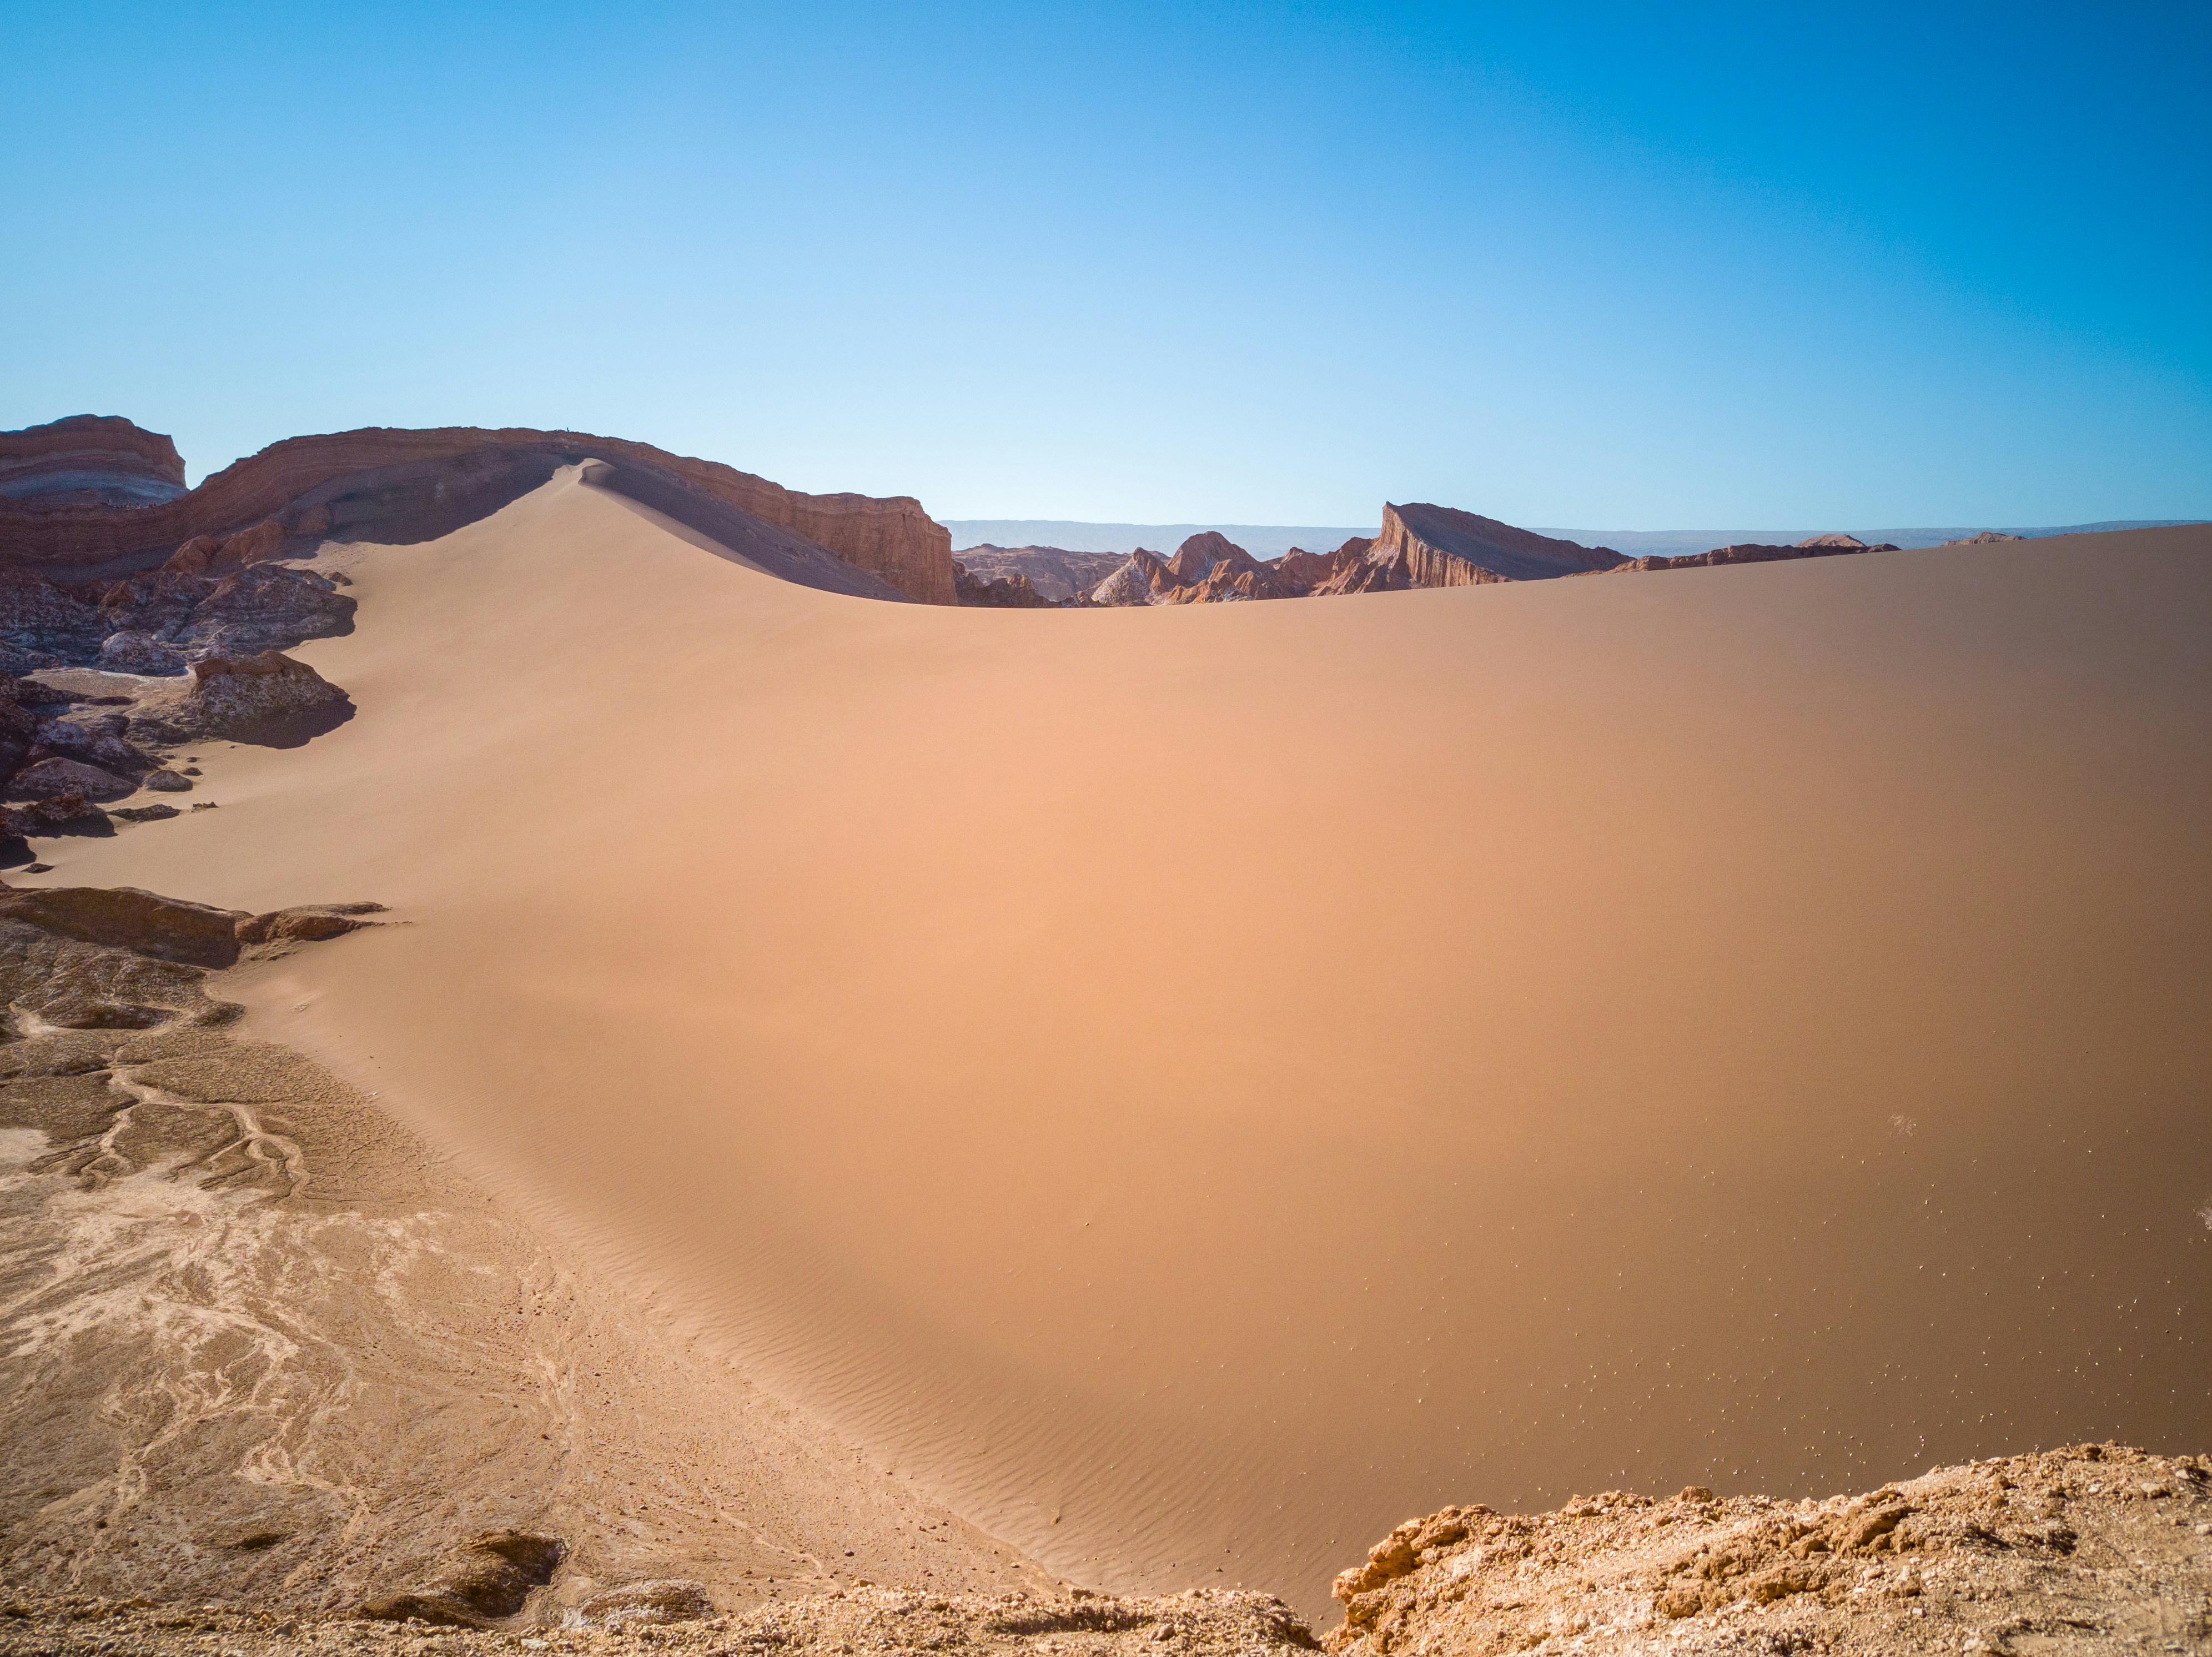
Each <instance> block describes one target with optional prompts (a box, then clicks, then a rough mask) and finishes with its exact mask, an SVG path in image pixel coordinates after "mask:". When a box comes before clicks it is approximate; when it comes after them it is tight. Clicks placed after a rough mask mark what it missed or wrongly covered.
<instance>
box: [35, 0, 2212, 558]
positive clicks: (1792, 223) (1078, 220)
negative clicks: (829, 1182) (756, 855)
mask: <svg viewBox="0 0 2212 1657" xmlns="http://www.w3.org/2000/svg"><path fill="white" fill-rule="evenodd" d="M2208 88H2212V6H2208V5H2206V4H2205V3H2203V0H2191V3H2185V4H2174V5H2130V4H2126V3H2103V4H2097V5H2081V6H2075V7H2051V6H2038V5H2034V4H2033V3H2027V4H2009V5H1987V6H1975V7H1960V6H1946V5H1942V4H1930V3H1911V4H1900V5H1885V4H1881V3H1853V4H1850V5H1848V6H1845V5H1834V6H1818V5H1808V6H1777V5H1773V4H1771V3H1762V4H1758V5H1742V6H1723V5H1711V6H1704V7H1678V6H1659V5H1653V6H1650V7H1644V8H1612V7H1606V6H1583V7H1576V6H1571V5H1562V4H1553V5H1538V4H1528V5H1522V6H1515V7H1510V8H1506V7H1498V8H1485V7H1420V6H1348V5H1346V6H1334V5H1283V6H1249V7H1236V6H1217V5H1206V4H1193V3H1176V4H1173V5H1167V6H1161V7H1158V8H1148V7H1139V6H1116V7H1095V8H1084V7H1078V6H1071V5H1056V4H1040V3H1029V4H1023V5H1014V6H1005V7H999V6H994V5H990V4H981V3H977V4H966V5H962V6H958V7H947V8H943V9H933V8H930V7H926V6H921V5H913V4H892V5H881V6H877V5H838V4H834V3H825V4H815V5H798V4H793V5H787V6H776V7H768V6H747V5H731V4H718V5H697V6H675V5H653V4H647V3H626V4H623V5H606V4H594V5H592V6H589V7H572V6H568V5H563V4H559V3H547V4H538V5H532V6H527V7H526V6H520V5H515V6H507V7H494V6H485V5H471V4H469V3H465V0H441V3H436V4H427V5H419V6H417V5H410V4H404V3H390V0H380V3H379V4H376V5H374V6H354V7H337V6H296V5H288V6H282V7H279V6H264V7H256V6H231V7H226V6H222V5H217V4H194V5H189V6H176V5H161V6H147V7H143V8H132V7H124V6H109V5H100V4H96V3H87V4H82V5H79V4H70V5H58V4H54V3H52V0H0V178H4V180H5V182H6V189H5V208H4V225H5V228H4V229H0V248H4V256H0V317H4V319H5V321H4V334H0V426H18V425H24V424H28V423H33V422H38V421H42V420H47V419H52V418H54V417H58V416H60V415H64V414H71V413H79V412H94V413H103V414H125V415H128V416H130V417H132V418H134V419H137V421H139V422H140V423H143V424H146V425H149V426H152V427H154V428H155V429H161V430H165V431H168V432H171V433H173V434H174V435H175V436H176V438H177V440H178V442H179V446H180V447H181V448H183V449H184V451H185V456H186V459H187V461H188V463H189V464H190V466H191V472H192V476H193V477H194V478H197V477H199V476H200V475H202V474H203V473H204V472H208V471H210V470H213V469H214V468H216V467H217V466H222V465H223V464H226V463H227V462H228V461H229V460H232V459H233V458H234V457H235V456H237V455H239V454H243V453H246V452H250V451H251V450H252V449H254V448H258V447H260V446H261V445H262V444H264V443H267V442H273V441H275V440H276V439H277V438H279V437H283V436H290V435H292V434H295V433H297V432H303V431H323V430H331V429H340V428H343V427H348V426H356V425H365V424H392V425H437V424H463V423H467V424H483V425H500V424H516V425H541V426H568V427H574V428H578V429H585V430H591V431H602V432H607V433H611V434H615V435H617V436H628V437H635V438H639V439H641V440H644V441H646V442H654V443H659V444H661V445H663V446H665V447H666V448H672V449H678V450H681V451H683V452H685V453H688V454H702V455H706V456H709V457H712V458H714V459H718V460H728V461H731V462H732V463H733V464H735V465H738V466H744V467H745V468H748V469H750V470H752V471H756V472H763V473H765V474H767V475H768V476H769V477H772V478H777V479H779V480H781V481H782V482H785V483H788V484H793V485H795V486H798V487H800V488H805V489H815V490H822V489H857V490H866V491H869V492H872V493H894V492H896V493H911V494H915V495H919V496H921V498H922V500H923V501H924V503H926V504H927V506H928V507H929V508H930V509H932V510H933V511H934V512H935V513H937V514H938V515H939V516H941V517H981V516H1002V517H1014V516H1033V517H1047V516H1049V517H1072V518H1094V519H1117V520H1136V521H1243V522H1304V523H1347V524H1358V523H1367V522H1371V521H1373V520H1374V519H1375V517H1376V514H1377V511H1378V509H1379V506H1380V503H1381V502H1382V501H1383V500H1384V499H1385V498H1389V499H1395V500H1433V501H1439V502H1443V503H1449V504H1453V505H1457V506H1462V507H1466V508H1469V509H1474V510H1477V511H1480V512H1485V513H1488V514H1491V515H1495V516H1498V517H1502V518H1506V519H1509V520H1512V521H1519V522H1522V523H1539V524H1570V525H1583V526H1598V527H1624V528H1661V527H1670V526H1684V527H1687V526H1705V525H1714V526H1728V525H1739V524H1827V523H1851V524H1862V525H1884V524H1908V523H1941V524H1960V525H1964V524H1975V523H1984V522H1987V523H2015V524H2018V523H2060V522H2075V521H2090V520H2095V519H2103V518H2148V517H2185V516H2212V103H2208V96H2209V95H2212V94H2208Z"/></svg>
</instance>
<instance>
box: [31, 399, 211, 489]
mask: <svg viewBox="0 0 2212 1657" xmlns="http://www.w3.org/2000/svg"><path fill="white" fill-rule="evenodd" d="M184 492H185V462H184V460H183V457H182V456H180V455H179V454H178V453H177V446H176V444H175V443H173V442H171V441H170V440H169V439H168V438H167V437H164V436H161V434H160V433H158V432H151V431H144V430H141V429H139V428H138V427H137V426H135V425H133V424H131V422H130V421H128V420H124V419H118V418H117V417H114V416H112V415H99V414H73V415H71V416H70V417H69V418H68V419H66V420H56V421H52V422H51V423H48V424H46V425H43V426H32V427H29V428H27V429H25V430H22V431H0V501H8V502H22V503H27V504H30V505H33V506H36V507H39V508H42V509H52V508H54V507H61V506H81V507H94V508H101V507H106V508H113V507H126V508H127V507H142V506H154V505H159V504H160V503H162V502H164V501H173V500H174V499H176V498H177V496H179V495H182V494H183V493H184Z"/></svg>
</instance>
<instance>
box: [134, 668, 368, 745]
mask: <svg viewBox="0 0 2212 1657" xmlns="http://www.w3.org/2000/svg"><path fill="white" fill-rule="evenodd" d="M141 706H142V712H141V713H140V715H139V716H137V717H134V718H133V719H132V721H131V730H132V731H133V732H134V733H136V732H138V731H140V730H141V729H143V730H144V731H145V732H146V733H147V734H148V735H149V737H166V739H167V740H175V739H174V736H173V735H172V734H171V733H174V732H182V733H184V734H186V735H189V736H196V737H207V736H215V737H230V738H234V739H235V740H240V741H248V742H256V741H280V742H281V741H284V740H289V739H290V738H291V736H292V735H293V734H295V733H301V732H305V733H307V734H312V733H313V732H314V731H316V730H319V729H327V728H329V727H330V726H331V725H333V724H336V723H337V722H338V721H339V720H340V719H342V718H343V717H344V716H346V715H347V714H348V713H349V712H350V711H351V710H352V706H353V704H352V703H351V702H349V700H348V699H347V698H346V693H345V692H344V691H342V690H340V689H339V688H338V687H337V685H333V684H331V682H330V681H329V680H328V679H325V678H324V677H323V676H322V675H321V674H320V673H317V672H316V671H315V670H314V669H313V668H312V667H308V666H307V663H306V662H304V661H294V660H293V659H292V658H291V657H289V656H288V655H283V654H282V653H281V652H278V651H276V650H264V651H263V652H262V653H261V654H260V655H252V656H237V657H233V656H210V657H209V658H208V659H207V660H206V661H196V662H194V663H193V664H192V669H191V674H190V676H189V678H188V679H187V681H186V683H185V685H184V686H183V687H182V688H181V689H180V690H179V691H175V692H172V693H168V694H166V695H164V696H163V697H161V698H158V699H157V698H151V697H149V698H147V700H146V701H145V702H144V703H143V704H141Z"/></svg>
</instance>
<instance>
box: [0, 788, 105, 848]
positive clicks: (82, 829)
mask: <svg viewBox="0 0 2212 1657" xmlns="http://www.w3.org/2000/svg"><path fill="white" fill-rule="evenodd" d="M114 832H115V827H114V825H112V823H110V822H109V821H108V820H107V813H106V812H104V811H102V810H100V807H97V806H95V805H94V804H93V803H92V801H89V800H88V799H86V798H85V797H84V796H83V795H81V794H56V795H48V796H47V797H46V798H45V799H43V800H33V801H31V802H30V803H29V804H28V805H23V806H0V839H4V840H28V839H32V838H38V839H42V840H43V839H48V838H52V837H53V836H55V835H58V834H92V835H101V834H112V833H114Z"/></svg>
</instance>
